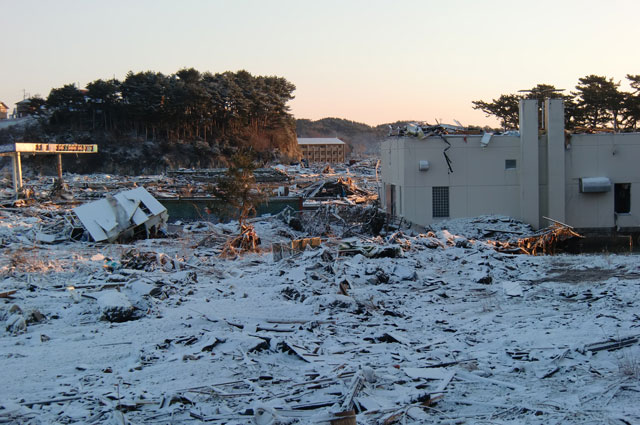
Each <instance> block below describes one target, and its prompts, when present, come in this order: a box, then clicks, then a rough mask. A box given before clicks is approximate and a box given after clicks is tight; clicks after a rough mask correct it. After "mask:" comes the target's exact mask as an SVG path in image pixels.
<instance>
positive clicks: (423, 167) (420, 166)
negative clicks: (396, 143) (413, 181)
mask: <svg viewBox="0 0 640 425" xmlns="http://www.w3.org/2000/svg"><path fill="white" fill-rule="evenodd" d="M428 169H429V161H420V163H419V164H418V170H420V171H427V170H428Z"/></svg>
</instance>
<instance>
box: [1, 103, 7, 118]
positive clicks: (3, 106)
mask: <svg viewBox="0 0 640 425" xmlns="http://www.w3.org/2000/svg"><path fill="white" fill-rule="evenodd" d="M8 117H9V107H8V106H7V104H6V103H4V102H0V120H6V119H7V118H8Z"/></svg>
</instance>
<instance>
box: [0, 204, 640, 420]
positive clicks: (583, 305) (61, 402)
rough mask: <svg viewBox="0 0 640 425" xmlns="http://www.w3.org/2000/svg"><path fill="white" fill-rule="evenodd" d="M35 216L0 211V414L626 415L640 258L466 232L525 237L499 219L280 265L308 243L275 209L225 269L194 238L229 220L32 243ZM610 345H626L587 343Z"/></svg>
mask: <svg viewBox="0 0 640 425" xmlns="http://www.w3.org/2000/svg"><path fill="white" fill-rule="evenodd" d="M40 220H41V218H39V217H28V216H25V214H23V213H20V212H19V211H12V210H1V211H0V239H1V240H2V242H1V246H2V257H1V259H0V276H2V280H1V283H0V292H2V293H5V292H7V291H12V290H16V292H15V293H13V295H12V297H13V298H0V319H1V320H2V321H3V323H5V325H4V326H2V327H1V328H0V358H1V359H2V363H1V364H2V375H3V385H2V386H0V423H23V424H24V423H33V424H49V423H83V424H84V423H96V424H97V423H132V424H155V423H158V424H168V423H175V424H178V423H180V424H181V423H200V422H203V421H207V422H211V423H226V424H250V423H256V424H283V423H300V424H312V423H329V421H331V420H332V418H333V417H334V414H335V413H338V412H340V411H344V410H349V407H351V404H350V403H349V400H348V398H349V397H348V395H349V394H355V395H354V397H353V400H354V406H355V411H356V414H357V417H356V421H357V423H358V424H391V423H396V421H397V423H408V424H419V423H420V424H422V423H469V424H478V423H482V424H522V423H531V424H633V423H640V407H639V405H638V400H640V397H639V391H640V345H639V344H638V343H637V339H636V340H634V339H629V340H625V338H627V337H633V336H637V335H639V334H640V313H639V310H638V300H639V299H640V298H639V288H640V286H639V283H640V264H638V261H637V258H638V257H637V256H631V255H630V256H619V255H606V254H605V255H584V256H567V255H558V256H553V257H551V256H549V257H542V256H541V257H529V256H512V255H507V254H502V253H498V252H496V251H495V250H493V249H492V247H491V246H489V245H488V244H485V243H483V242H481V241H474V240H471V239H470V238H475V237H478V236H480V234H479V233H482V232H480V231H478V230H477V229H478V228H482V227H483V226H484V227H485V228H489V229H494V230H495V228H496V226H506V227H504V230H510V231H512V232H513V231H516V232H517V231H525V230H526V229H524V228H521V227H520V228H519V227H518V226H516V225H515V224H514V223H510V222H508V221H504V220H502V219H500V218H497V219H495V220H494V221H493V222H490V221H486V220H485V221H483V222H482V223H480V222H478V221H475V222H473V221H466V222H456V223H451V225H450V226H449V228H447V226H446V225H442V226H439V228H438V229H434V231H435V232H434V233H435V237H433V236H432V237H427V236H426V235H413V236H407V235H394V237H393V238H391V237H387V238H386V239H385V238H378V239H369V240H367V239H365V240H363V239H359V238H354V239H352V240H351V242H352V244H355V245H363V244H364V245H367V244H373V245H380V246H387V245H389V244H391V245H399V246H401V247H402V249H403V256H402V257H400V258H368V257H365V256H363V255H362V254H357V255H355V256H339V255H338V248H339V246H340V243H341V242H343V241H340V240H338V239H333V238H328V239H326V240H324V241H323V244H322V246H321V247H320V248H317V249H309V250H306V251H304V252H303V253H301V254H299V255H298V256H297V257H293V258H289V259H284V260H282V261H279V262H274V261H273V258H272V255H271V253H270V252H268V247H270V243H271V242H276V241H277V242H281V241H286V240H290V238H291V237H298V236H301V235H302V234H300V233H296V232H294V231H292V230H291V229H289V228H288V227H287V226H286V225H285V224H283V223H282V222H280V221H278V220H276V219H274V218H271V219H264V220H260V221H257V222H256V223H255V226H256V230H257V232H258V234H259V235H260V237H261V239H262V245H263V247H264V248H265V251H264V252H262V253H257V254H248V255H244V256H242V257H240V258H238V259H235V260H231V259H229V260H224V259H221V258H219V257H218V256H217V253H218V252H219V250H218V248H219V247H216V246H213V247H209V248H207V247H196V245H197V244H198V242H199V241H201V240H202V239H203V238H204V237H205V236H207V235H209V234H211V232H217V233H218V234H220V235H222V234H224V231H227V232H231V231H234V230H235V229H234V227H233V225H232V224H228V225H217V226H210V225H206V224H202V225H200V226H197V225H196V226H194V225H191V226H187V227H186V229H185V231H183V232H180V233H177V234H175V235H173V236H172V237H170V238H166V239H153V240H144V241H138V242H135V243H133V244H130V245H98V244H91V243H80V242H69V243H63V244H58V245H40V244H36V243H34V242H33V239H32V232H33V231H34V229H35V227H36V226H37V225H38V223H39V222H40ZM465 233H466V235H465ZM132 248H133V249H135V251H131V249H132ZM127 316H132V318H134V319H135V320H129V321H124V322H117V321H110V320H118V318H121V319H124V318H126V317H127ZM609 339H614V340H616V341H628V342H629V346H627V347H624V348H621V349H617V350H612V351H606V350H601V351H597V350H596V349H595V347H593V346H591V347H590V346H589V344H592V343H597V342H602V341H607V340H609ZM634 341H635V342H634ZM590 348H591V349H590ZM356 384H361V385H360V388H353V387H354V385H355V386H357V385H356ZM351 390H353V391H351ZM344 421H345V420H343V422H342V423H346V422H344ZM336 423H339V422H336ZM353 423H355V422H353Z"/></svg>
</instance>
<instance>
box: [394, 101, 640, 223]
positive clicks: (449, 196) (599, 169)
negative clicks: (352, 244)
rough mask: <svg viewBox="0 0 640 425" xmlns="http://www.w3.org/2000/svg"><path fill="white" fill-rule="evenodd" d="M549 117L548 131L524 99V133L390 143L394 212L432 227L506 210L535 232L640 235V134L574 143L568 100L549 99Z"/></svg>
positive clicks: (586, 137) (577, 137) (580, 138)
mask: <svg viewBox="0 0 640 425" xmlns="http://www.w3.org/2000/svg"><path fill="white" fill-rule="evenodd" d="M544 111H545V114H544V116H545V123H544V124H545V125H544V128H545V132H543V133H542V134H539V130H538V103H537V101H536V100H523V101H521V102H520V135H519V136H507V135H500V136H496V135H494V136H492V137H489V136H486V135H485V136H480V135H478V136H475V135H445V138H446V142H445V140H443V139H442V138H440V137H427V138H425V139H419V138H416V137H394V138H389V139H387V140H386V141H385V142H384V143H383V144H382V148H381V150H382V152H381V155H382V164H381V171H382V181H383V182H384V190H383V193H382V194H381V195H382V199H383V202H384V205H386V208H387V212H389V213H391V214H393V215H396V216H401V217H404V218H406V219H407V220H409V221H411V222H413V223H416V224H419V225H423V226H427V225H429V224H431V223H434V222H437V221H440V220H444V219H449V218H461V217H474V216H478V215H485V214H501V215H508V216H511V217H514V218H517V219H520V220H522V221H524V222H526V223H529V224H531V225H532V226H533V227H534V228H539V227H544V226H546V225H548V224H550V223H548V222H547V221H546V220H545V219H544V218H543V217H550V218H552V219H554V220H558V221H561V222H564V223H567V224H570V225H572V226H574V227H576V228H578V229H580V230H583V231H591V232H603V231H606V232H610V231H621V232H638V231H640V166H638V160H639V159H640V133H622V134H611V133H603V134H573V135H571V137H570V138H565V134H564V110H563V104H562V101H561V100H559V99H547V100H546V102H545V105H544ZM447 143H448V144H450V146H448V145H447ZM445 149H447V151H446V155H444V154H443V152H444V150H445ZM448 162H450V165H451V169H450V168H449V164H448ZM425 164H428V165H427V166H425Z"/></svg>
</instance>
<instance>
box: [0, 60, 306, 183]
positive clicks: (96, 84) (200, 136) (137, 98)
mask: <svg viewBox="0 0 640 425" xmlns="http://www.w3.org/2000/svg"><path fill="white" fill-rule="evenodd" d="M294 90H295V86H294V85H293V84H292V83H290V82H289V81H287V80H286V79H284V78H282V77H276V76H254V75H251V74H250V73H249V72H247V71H238V72H224V73H216V74H212V73H210V72H205V73H201V72H199V71H197V70H195V69H193V68H189V69H181V70H179V71H178V72H176V73H175V74H171V75H164V74H162V73H160V72H153V71H147V72H138V73H133V72H129V73H128V74H127V76H126V78H125V79H124V80H123V81H118V80H116V79H111V80H102V79H98V80H95V81H93V82H91V83H89V84H87V86H86V88H84V89H80V88H78V87H76V86H75V85H74V84H67V85H64V86H63V87H59V88H54V89H52V90H51V92H50V93H49V96H48V97H47V99H41V98H32V99H31V105H32V106H33V107H32V112H33V113H35V114H40V115H41V117H40V120H39V123H40V126H39V127H40V128H35V129H34V128H33V126H32V127H31V128H30V129H29V130H28V131H25V132H23V133H20V132H16V131H15V130H14V131H9V132H5V133H4V134H0V142H2V143H7V142H12V141H23V140H24V141H42V142H75V143H98V144H99V145H100V146H99V148H100V154H99V158H92V159H91V160H90V161H88V162H85V164H86V166H83V167H81V168H83V169H82V170H80V171H107V172H125V171H127V169H128V170H129V172H131V173H136V172H157V171H162V170H164V169H166V168H174V167H208V166H215V165H218V164H220V163H221V162H223V161H224V159H225V158H227V157H229V156H230V155H231V154H233V152H234V151H235V150H236V149H238V148H241V147H242V148H251V149H253V150H254V151H256V152H258V153H260V154H261V156H262V158H265V159H268V158H275V157H283V158H284V159H288V158H296V157H297V156H298V154H299V152H298V148H297V143H296V135H295V120H294V119H293V117H292V115H291V114H290V113H289V106H288V105H287V104H288V102H289V101H290V100H291V99H293V91H294ZM26 139H28V140H26ZM127 163H130V164H129V165H127ZM87 167H90V168H91V169H90V170H86V169H84V168H87ZM72 168H74V167H73V166H72Z"/></svg>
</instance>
